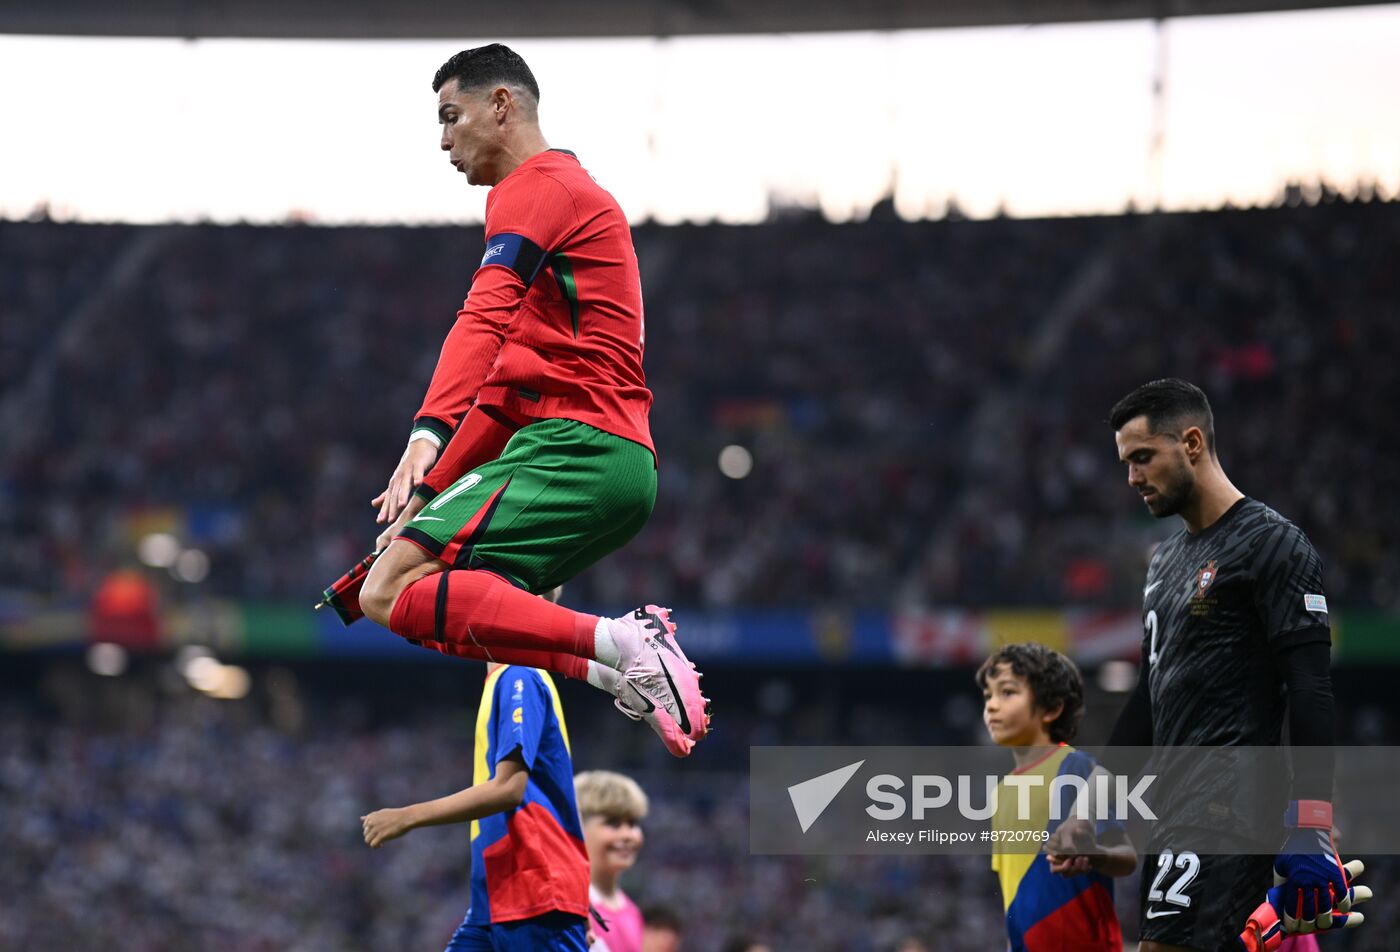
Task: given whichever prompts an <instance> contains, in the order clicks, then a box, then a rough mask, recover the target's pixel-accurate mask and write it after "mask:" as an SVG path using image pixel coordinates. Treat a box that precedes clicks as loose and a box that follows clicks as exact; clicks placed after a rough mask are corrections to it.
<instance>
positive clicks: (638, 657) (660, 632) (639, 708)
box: [608, 605, 710, 757]
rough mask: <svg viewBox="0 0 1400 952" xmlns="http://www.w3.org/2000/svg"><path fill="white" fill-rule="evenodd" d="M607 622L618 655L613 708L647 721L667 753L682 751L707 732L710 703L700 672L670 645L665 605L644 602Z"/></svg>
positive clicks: (677, 647)
mask: <svg viewBox="0 0 1400 952" xmlns="http://www.w3.org/2000/svg"><path fill="white" fill-rule="evenodd" d="M608 627H609V630H610V631H611V633H612V635H613V641H614V643H615V644H616V645H617V647H618V651H619V654H620V655H621V657H620V659H619V662H618V665H617V668H618V670H619V671H620V672H621V673H622V683H620V684H619V685H618V692H617V706H618V709H619V710H621V711H622V712H623V713H624V714H626V715H627V716H628V717H631V718H632V719H633V720H645V721H646V722H647V723H648V724H650V725H651V728H652V730H654V731H656V733H657V734H659V735H660V737H661V739H662V741H663V742H665V744H666V749H667V750H669V751H670V752H671V753H673V754H675V755H676V756H677V757H685V756H687V755H688V754H689V753H690V748H691V747H693V746H694V745H695V744H696V743H698V742H699V741H701V740H703V739H704V737H705V734H706V733H708V732H709V727H710V712H709V703H710V702H709V700H708V699H707V698H706V697H705V696H704V695H703V694H701V693H700V677H701V675H700V673H699V672H698V671H696V670H695V665H694V664H693V663H691V661H690V659H689V658H687V657H686V656H685V654H684V653H683V652H682V651H681V649H680V645H678V644H676V625H675V623H674V622H672V621H671V610H670V609H669V608H660V607H658V606H656V605H648V606H646V607H645V608H639V609H637V610H636V611H634V612H633V613H632V614H631V615H626V616H623V617H622V618H610V619H608Z"/></svg>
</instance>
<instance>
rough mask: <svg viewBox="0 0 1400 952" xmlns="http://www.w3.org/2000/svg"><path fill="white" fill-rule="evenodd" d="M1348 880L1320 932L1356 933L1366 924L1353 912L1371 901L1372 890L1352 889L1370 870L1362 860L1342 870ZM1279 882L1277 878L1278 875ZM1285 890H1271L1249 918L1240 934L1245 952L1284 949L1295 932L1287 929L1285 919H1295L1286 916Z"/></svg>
mask: <svg viewBox="0 0 1400 952" xmlns="http://www.w3.org/2000/svg"><path fill="white" fill-rule="evenodd" d="M1342 869H1343V871H1344V873H1345V875H1346V877H1347V882H1348V885H1347V888H1346V890H1345V891H1344V892H1342V893H1341V894H1339V898H1336V897H1334V898H1336V902H1335V904H1334V906H1333V911H1332V914H1331V916H1330V918H1329V919H1328V924H1327V925H1326V926H1319V927H1318V930H1317V931H1320V932H1327V931H1331V930H1334V929H1355V928H1356V927H1357V926H1359V925H1361V924H1362V923H1363V922H1365V921H1366V917H1365V916H1363V915H1362V914H1361V913H1359V912H1352V908H1353V907H1354V906H1357V905H1359V904H1360V903H1363V902H1365V901H1366V900H1368V899H1370V898H1371V890H1370V887H1367V886H1352V885H1350V883H1351V882H1353V881H1354V880H1355V879H1356V877H1358V876H1360V875H1361V874H1362V872H1364V871H1365V869H1366V866H1365V864H1364V863H1362V862H1361V860H1359V859H1354V860H1352V861H1351V862H1350V863H1347V864H1346V865H1345V866H1344V867H1342ZM1275 877H1276V878H1277V874H1275ZM1283 890H1284V887H1283V886H1281V885H1280V886H1275V887H1274V888H1273V889H1270V890H1269V894H1268V897H1267V898H1266V899H1265V901H1264V902H1263V903H1262V904H1261V905H1260V906H1259V908H1258V909H1255V910H1254V911H1253V912H1252V913H1250V915H1249V921H1248V922H1247V923H1245V927H1244V931H1243V932H1241V933H1240V937H1239V945H1240V949H1241V950H1243V952H1274V950H1275V949H1277V948H1278V947H1279V946H1281V945H1283V940H1284V939H1285V938H1287V937H1288V935H1289V934H1290V932H1291V930H1289V929H1287V928H1286V927H1285V921H1284V920H1285V919H1286V918H1292V917H1290V916H1286V915H1285V914H1284V907H1283V902H1284V900H1283V896H1284V892H1283Z"/></svg>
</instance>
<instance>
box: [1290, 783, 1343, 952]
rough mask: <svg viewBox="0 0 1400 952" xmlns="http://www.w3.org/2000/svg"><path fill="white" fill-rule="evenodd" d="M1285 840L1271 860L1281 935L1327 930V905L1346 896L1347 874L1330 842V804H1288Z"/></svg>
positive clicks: (1329, 914) (1329, 908) (1329, 912)
mask: <svg viewBox="0 0 1400 952" xmlns="http://www.w3.org/2000/svg"><path fill="white" fill-rule="evenodd" d="M1283 823H1284V826H1286V827H1289V828H1290V829H1289V831H1288V838H1287V839H1285V840H1284V842H1283V848H1282V849H1281V850H1279V854H1278V858H1277V859H1276V860H1274V880H1275V882H1277V883H1278V884H1279V886H1278V887H1277V888H1278V889H1279V906H1278V909H1279V913H1280V915H1281V916H1282V917H1283V928H1284V931H1285V932H1289V933H1293V932H1297V933H1303V934H1306V933H1309V932H1312V931H1313V930H1314V929H1330V928H1332V904H1333V902H1334V901H1335V900H1336V899H1338V898H1340V897H1342V896H1345V895H1346V891H1347V874H1346V871H1345V870H1344V869H1343V868H1342V861H1341V859H1340V858H1339V857H1338V856H1337V847H1336V846H1334V845H1333V844H1332V804H1330V803H1328V802H1327V801H1325V800H1294V801H1293V802H1292V803H1290V804H1289V805H1288V812H1287V813H1286V814H1285V815H1284V821H1283Z"/></svg>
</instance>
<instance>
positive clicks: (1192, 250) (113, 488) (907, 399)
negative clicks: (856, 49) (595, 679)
mask: <svg viewBox="0 0 1400 952" xmlns="http://www.w3.org/2000/svg"><path fill="white" fill-rule="evenodd" d="M635 237H636V244H637V249H638V254H639V257H640V260H641V263H642V268H643V287H644V289H645V292H646V295H647V316H648V335H647V354H646V367H647V373H648V378H649V382H650V384H651V386H652V388H653V390H654V391H655V394H656V404H655V409H654V412H653V417H652V422H653V430H654V434H655V438H656V442H657V446H658V450H659V455H660V460H661V478H660V498H659V500H658V504H657V508H656V511H655V514H654V516H653V518H652V520H651V523H650V524H649V525H648V527H647V528H646V530H645V531H644V532H643V534H642V535H641V536H640V537H639V538H638V539H636V540H635V541H634V542H633V543H632V544H631V545H630V546H629V547H628V548H627V549H626V550H624V551H623V552H620V553H618V554H616V555H614V556H612V557H610V558H609V559H607V560H605V561H604V562H603V563H602V564H601V565H599V566H597V567H595V568H594V569H592V570H590V571H589V572H588V573H586V574H585V575H584V576H583V577H582V578H581V579H580V580H579V581H578V582H577V583H576V585H575V586H574V588H573V593H572V597H573V599H574V600H575V601H576V602H577V603H578V604H581V605H597V606H600V607H604V606H606V607H612V608H616V607H618V606H627V605H631V604H633V603H634V602H639V601H642V600H646V599H651V600H655V599H664V600H666V601H668V602H670V603H673V604H677V605H682V606H702V607H726V606H731V605H741V606H771V605H800V606H804V607H816V606H820V605H821V604H824V603H832V604H841V605H859V606H867V607H888V606H890V605H891V604H894V603H898V602H923V603H926V604H936V605H976V606H985V605H1011V604H1032V605H1035V604H1041V605H1058V604H1066V603H1071V604H1087V605H1104V606H1116V607H1125V606H1131V605H1132V604H1134V602H1135V598H1136V593H1137V591H1138V588H1139V586H1140V584H1141V570H1142V566H1143V563H1144V556H1145V552H1146V549H1147V546H1148V544H1149V543H1150V541H1151V540H1153V539H1156V538H1160V537H1162V536H1163V535H1164V534H1165V533H1166V532H1167V531H1170V530H1171V529H1173V528H1174V526H1173V525H1169V524H1166V523H1156V522H1154V521H1153V520H1151V519H1150V518H1148V517H1147V516H1146V515H1145V514H1144V513H1143V511H1142V507H1141V505H1140V503H1138V501H1137V500H1136V498H1135V497H1133V496H1132V494H1131V492H1130V490H1128V489H1127V488H1126V486H1124V484H1123V477H1122V473H1121V471H1120V469H1119V466H1118V463H1117V461H1116V459H1115V455H1114V451H1113V443H1112V438H1111V434H1110V433H1109V431H1108V429H1107V427H1106V425H1105V424H1104V422H1103V421H1104V418H1105V416H1106V414H1107V409H1108V407H1109V406H1110V405H1111V404H1112V403H1113V402H1114V400H1115V399H1116V398H1117V397H1118V396H1121V395H1122V393H1124V392H1126V391H1127V390H1128V389H1130V388H1131V387H1132V386H1134V385H1136V384H1138V383H1140V382H1142V381H1144V380H1146V379H1149V378H1153V377H1158V376H1164V375H1169V374H1177V375H1182V376H1186V377H1189V378H1192V379H1194V380H1196V381H1197V382H1199V383H1201V384H1202V385H1203V386H1204V387H1205V388H1206V389H1207V391H1208V392H1209V393H1210V395H1211V396H1212V397H1213V399H1214V401H1215V405H1216V410H1217V417H1218V424H1219V429H1220V432H1221V446H1222V453H1223V457H1224V462H1225V464H1226V467H1227V469H1228V470H1229V472H1231V473H1232V474H1233V475H1234V476H1235V478H1236V480H1237V481H1238V482H1239V484H1240V485H1241V486H1242V488H1244V489H1245V490H1246V491H1247V492H1250V493H1253V494H1256V495H1258V496H1259V497H1260V498H1262V499H1264V500H1265V501H1267V502H1268V503H1270V504H1271V505H1273V506H1274V507H1275V508H1278V509H1280V510H1281V511H1282V512H1283V513H1284V514H1285V515H1287V516H1289V517H1291V518H1293V519H1294V520H1295V521H1297V522H1298V523H1299V524H1300V525H1301V526H1302V527H1303V528H1304V529H1305V530H1306V531H1307V532H1308V533H1309V535H1310V536H1311V538H1312V539H1313V541H1314V543H1315V544H1316V545H1317V547H1318V548H1319V550H1320V551H1321V552H1322V554H1323V558H1324V562H1325V565H1326V567H1327V572H1328V576H1327V581H1328V586H1329V595H1331V596H1332V597H1333V598H1334V600H1335V601H1336V602H1337V603H1340V604H1343V605H1347V606H1350V607H1362V608H1374V609H1380V610H1394V609H1396V608H1397V606H1400V549H1398V548H1397V547H1396V546H1395V545H1394V542H1395V541H1396V539H1397V538H1398V537H1400V509H1397V508H1396V507H1395V506H1393V505H1389V504H1388V500H1387V497H1386V493H1387V487H1388V486H1390V485H1393V484H1394V483H1395V481H1396V479H1397V477H1400V473H1398V472H1397V468H1400V467H1398V466H1397V463H1400V454H1397V453H1396V452H1395V451H1394V449H1393V447H1394V445H1395V441H1394V440H1393V439H1390V437H1391V436H1392V435H1393V432H1392V431H1393V430H1394V427H1395V425H1394V422H1393V416H1392V415H1391V414H1390V413H1388V412H1387V411H1385V409H1384V408H1385V407H1386V406H1394V405H1396V404H1397V403H1400V383H1397V382H1396V380H1397V378H1396V375H1395V374H1394V373H1392V372H1391V369H1390V364H1391V363H1392V362H1393V355H1394V354H1395V353H1397V352H1400V346H1397V345H1400V339H1397V338H1400V321H1397V320H1396V315H1395V306H1396V305H1395V302H1396V301H1397V300H1400V275H1397V272H1396V269H1395V268H1394V267H1393V261H1394V260H1395V259H1396V257H1397V255H1400V205H1396V204H1385V203H1365V204H1342V203H1338V204H1332V205H1325V206H1319V207H1308V208H1291V207H1283V208H1277V209H1267V210H1255V211H1223V212H1216V213H1208V214H1193V215H1151V216H1131V215H1130V216H1124V217H1116V218H1103V219H1074V220H1060V221H1009V220H996V221H987V222H958V221H952V222H937V223H918V224H910V223H902V222H898V221H894V220H888V217H887V216H876V217H875V218H874V219H873V220H871V221H869V222H865V223H861V224H850V225H840V226H837V225H830V224H825V223H823V222H821V221H819V220H813V219H807V218H800V219H793V220H779V221H775V222H773V223H770V224H766V225H763V226H757V227H739V228H735V227H720V226H705V227H700V226H686V227H676V228H663V227H657V226H644V227H639V228H638V229H636V233H635ZM480 253H481V238H480V233H479V230H478V229H475V228H422V229H392V228H377V229H359V228H343V229H312V228H298V227H291V228H253V227H213V226H162V227H158V228H138V227H132V226H87V225H71V224H55V223H49V222H35V223H0V308H3V319H0V381H3V383H0V386H3V388H4V389H3V391H0V404H5V405H7V406H8V407H9V411H8V412H9V414H10V415H9V416H8V417H7V418H6V419H7V420H11V421H13V422H14V423H15V426H16V427H20V428H21V429H15V428H12V430H11V432H12V437H13V438H10V439H7V441H6V442H7V445H6V446H4V447H3V448H0V454H2V455H0V467H2V468H0V533H3V534H4V536H5V538H6V539H7V541H8V544H7V545H6V546H5V547H4V548H3V549H2V550H0V588H3V589H8V590H12V591H20V592H46V593H50V594H54V595H59V594H64V593H67V594H71V593H82V592H87V591H91V590H92V588H93V587H94V586H95V585H96V584H97V581H98V580H99V579H100V578H102V577H103V576H104V575H105V574H106V573H107V572H108V571H109V570H110V569H112V568H113V567H115V566H118V565H120V564H123V563H125V562H127V561H129V560H130V559H131V558H132V553H133V552H134V544H135V541H136V539H135V538H134V534H135V533H136V530H135V529H133V526H137V525H139V526H150V525H153V524H169V525H171V526H173V527H175V531H176V533H177V534H178V535H180V536H181V538H182V541H183V542H184V543H185V544H188V545H194V546H198V547H199V548H200V549H201V550H202V551H204V552H206V553H207V554H208V555H209V557H210V562H209V574H208V576H207V578H205V579H204V580H203V582H202V584H201V585H200V586H199V589H198V590H199V592H202V593H209V594H217V595H233V596H242V597H251V598H258V599H285V598H290V599H296V600H300V599H304V598H306V597H307V596H308V594H311V593H315V592H317V591H319V590H320V588H321V587H322V586H323V585H324V584H325V583H327V582H328V581H329V580H331V579H332V578H334V577H336V576H337V575H339V574H340V572H342V571H343V570H344V569H345V568H347V567H348V566H349V565H350V564H351V563H353V562H354V561H355V560H356V559H358V558H359V556H360V555H362V554H364V552H365V551H367V549H368V547H369V546H370V545H371V543H372V541H373V538H374V535H375V528H374V525H373V522H372V519H371V513H372V510H371V508H370V506H369V505H368V501H369V499H370V497H372V496H373V495H375V494H376V493H377V492H378V491H379V490H380V489H381V488H383V485H384V483H385V481H386V480H387V477H388V475H389V472H390V470H391V469H392V468H393V466H394V463H395V461H396V460H397V458H398V454H399V452H400V450H401V448H402V444H403V440H404V438H405V437H406V434H407V429H408V421H409V420H410V418H411V417H412V415H413V412H414V410H415V409H416V407H417V404H418V399H419V398H420V396H421V394H422V392H423V389H424V386H425V383H426V380H427V377H428V375H429V373H430V371H431V368H432V366H433V362H434V360H435V358H436V355H437V349H438V345H439V343H440V341H441V339H442V337H443V335H444V334H445V333H446V330H447V328H448V326H449V324H450V322H451V321H452V320H453V319H454V312H455V308H456V306H457V304H458V302H460V301H461V299H462V296H463V292H464V289H465V288H466V287H467V284H468V282H469V279H470V276H471V273H472V270H473V268H474V263H475V262H476V261H477V260H478V259H479V256H480ZM20 396H22V400H17V399H11V398H18V397H20ZM17 406H18V408H19V409H18V411H16V410H15V408H16V407H17ZM21 431H22V432H23V434H24V435H23V436H19V435H18V434H19V433H20V432H21ZM729 444H738V445H741V446H743V447H745V448H746V449H747V450H748V451H749V452H750V453H751V457H752V461H753V465H752V472H751V473H750V474H749V475H748V476H747V478H743V479H731V478H728V477H726V476H725V475H723V474H722V473H721V472H720V469H719V468H718V466H717V465H716V459H717V457H718V455H719V453H720V450H721V449H722V448H723V447H725V446H726V445H729ZM161 519H164V520H166V522H165V523H161V521H160V520H161ZM152 520H154V522H153V521H152Z"/></svg>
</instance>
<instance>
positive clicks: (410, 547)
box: [360, 539, 447, 628]
mask: <svg viewBox="0 0 1400 952" xmlns="http://www.w3.org/2000/svg"><path fill="white" fill-rule="evenodd" d="M446 568H447V563H446V562H442V561H439V560H438V559H435V558H433V557H432V556H431V555H429V554H428V553H427V552H424V551H423V550H422V549H420V548H418V546H416V545H414V544H413V543H412V542H408V541H405V540H403V539H395V540H394V541H393V542H390V543H389V548H387V549H385V550H384V554H383V555H381V556H380V557H379V558H377V559H375V560H374V565H372V566H370V570H369V577H368V578H366V579H365V587H364V589H363V590H362V591H361V592H360V609H361V610H362V611H364V613H365V617H367V618H369V619H370V620H371V621H375V622H378V623H379V624H381V625H383V626H384V627H385V628H388V627H389V616H391V615H392V614H393V613H394V602H396V601H398V598H399V593H400V592H402V591H403V590H404V589H405V588H408V586H410V585H412V584H413V583H414V582H416V581H418V580H419V579H420V578H423V577H424V576H427V575H432V574H434V573H436V572H441V571H444V570H445V569H446Z"/></svg>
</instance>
